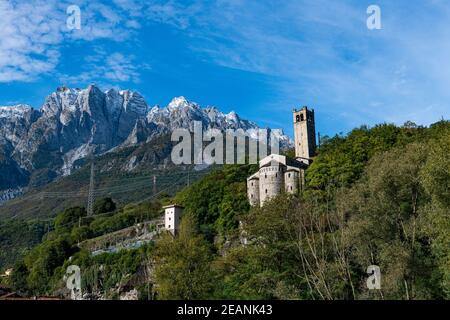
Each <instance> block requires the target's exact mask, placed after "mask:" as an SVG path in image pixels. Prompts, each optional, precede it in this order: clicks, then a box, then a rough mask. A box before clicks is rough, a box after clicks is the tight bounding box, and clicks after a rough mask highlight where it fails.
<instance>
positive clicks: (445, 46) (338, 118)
mask: <svg viewBox="0 0 450 320" xmlns="http://www.w3.org/2000/svg"><path fill="white" fill-rule="evenodd" d="M158 3H159V2H158ZM190 3H191V4H190V6H191V7H192V6H193V5H192V2H190ZM197 3H203V7H202V8H201V10H197V11H195V15H193V16H190V15H189V13H190V11H189V10H182V9H179V10H177V11H174V10H173V9H172V8H173V3H169V5H164V4H160V5H161V6H162V8H160V10H158V11H157V12H158V13H159V16H158V21H161V22H165V21H168V22H167V23H168V24H171V25H176V24H174V23H172V22H171V19H174V18H173V17H174V16H175V17H177V13H178V12H181V13H184V15H182V16H181V17H179V18H178V19H181V18H182V20H181V21H187V22H189V24H181V26H180V27H179V28H180V30H184V29H185V30H186V34H187V35H188V36H190V37H191V49H192V50H194V51H195V52H197V53H198V54H200V55H201V56H202V57H203V58H204V59H207V60H209V61H213V62H214V63H216V64H219V65H221V66H224V67H228V68H234V69H239V70H244V71H249V72H256V73H261V74H264V75H269V76H272V77H273V79H274V84H273V85H275V86H277V87H278V90H279V94H278V95H277V96H275V97H274V100H273V101H268V102H267V104H266V105H262V106H261V109H262V110H261V111H262V112H261V117H265V118H270V112H273V110H280V111H283V112H289V111H290V109H291V108H292V107H293V106H296V105H298V104H299V103H301V104H309V105H313V106H315V107H317V108H316V109H318V110H319V112H323V114H327V115H331V116H332V117H333V118H334V119H333V120H334V121H335V122H336V123H337V124H336V127H341V128H346V129H348V128H351V127H354V126H357V125H360V124H362V123H368V124H374V123H378V122H382V121H394V122H396V123H398V124H401V123H403V122H404V121H406V120H414V121H416V122H418V123H420V124H429V123H431V122H434V121H437V120H439V119H440V118H441V116H444V117H450V105H449V104H450V91H449V90H448V87H449V85H450V60H449V59H448V57H449V56H450V44H449V42H448V41H445V39H449V37H450V29H449V28H448V21H450V7H448V1H444V0H435V1H432V2H426V3H425V2H422V1H420V2H411V1H394V2H393V1H386V0H380V1H378V2H377V4H378V5H379V6H380V7H381V14H382V25H383V28H382V30H375V31H369V30H368V29H367V27H366V18H367V13H366V8H367V6H368V5H369V4H371V3H370V2H369V1H356V0H347V1H326V0H315V1H306V0H291V1H290V0H287V1H283V3H282V4H281V3H279V2H274V1H243V0H227V1H225V0H218V1H214V2H208V3H204V2H201V1H197ZM187 8H189V7H186V9H187ZM374 101H376V102H377V104H376V106H374V105H373V102H374ZM430 106H431V107H430Z"/></svg>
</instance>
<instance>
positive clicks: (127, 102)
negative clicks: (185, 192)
mask: <svg viewBox="0 0 450 320" xmlns="http://www.w3.org/2000/svg"><path fill="white" fill-rule="evenodd" d="M194 121H201V122H202V124H203V127H204V128H218V129H220V130H226V129H243V130H250V131H252V130H257V129H259V127H258V126H257V125H256V124H255V123H254V122H251V121H248V120H244V119H241V118H240V117H239V116H238V115H237V114H236V113H235V112H230V113H228V114H224V113H222V112H220V111H219V110H218V109H217V108H215V107H206V108H202V107H201V106H199V105H198V104H196V103H193V102H190V101H188V100H187V99H185V98H184V97H178V98H174V99H173V100H172V101H171V102H170V103H169V105H168V106H167V107H164V108H162V107H159V106H154V107H150V106H149V105H148V104H147V102H146V101H145V99H144V98H143V97H142V95H140V94H139V93H137V92H133V91H129V90H123V91H121V90H116V89H110V90H108V91H106V92H103V91H101V90H100V89H99V88H98V87H96V86H94V85H91V86H89V87H88V88H86V89H73V88H66V87H60V88H58V89H57V90H56V92H53V93H52V94H50V95H49V96H47V98H46V99H45V102H44V104H43V105H42V107H41V108H40V110H36V109H33V108H32V107H30V106H27V105H17V106H8V107H0V202H2V200H3V201H5V200H9V199H11V198H14V197H15V196H16V195H17V194H20V193H21V191H22V189H23V188H26V187H27V186H28V185H29V184H30V183H32V181H33V180H36V177H39V179H37V180H39V183H41V184H45V183H46V182H50V181H52V180H53V179H55V178H56V177H59V176H67V175H70V174H71V173H72V172H73V171H74V169H76V163H77V161H78V160H80V159H83V158H86V157H87V156H89V155H90V154H93V155H101V154H105V153H108V152H112V151H116V150H120V149H121V148H126V147H129V146H136V145H139V144H144V143H146V144H148V143H149V142H151V141H152V140H153V139H156V138H158V137H161V136H163V135H167V134H170V132H171V131H172V130H173V129H175V128H188V129H192V127H193V122H194ZM275 132H276V134H277V135H278V136H279V138H280V141H281V144H282V145H285V146H286V145H289V144H291V141H290V139H289V138H288V137H287V136H285V135H284V134H283V133H282V131H279V130H277V131H275ZM132 167H134V166H132Z"/></svg>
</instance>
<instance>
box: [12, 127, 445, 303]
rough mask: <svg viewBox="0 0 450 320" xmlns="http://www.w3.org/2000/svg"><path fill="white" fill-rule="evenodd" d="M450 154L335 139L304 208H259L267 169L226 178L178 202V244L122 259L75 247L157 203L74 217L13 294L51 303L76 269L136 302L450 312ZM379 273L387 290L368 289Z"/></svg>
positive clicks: (419, 132)
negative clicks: (401, 304) (325, 304)
mask: <svg viewBox="0 0 450 320" xmlns="http://www.w3.org/2000/svg"><path fill="white" fill-rule="evenodd" d="M449 153H450V123H449V122H445V121H442V122H439V123H436V124H434V125H432V126H431V127H430V128H423V127H417V126H415V125H414V124H412V123H408V124H405V126H403V127H396V126H394V125H387V124H384V125H379V126H376V127H374V128H367V127H361V128H358V129H355V130H353V131H352V132H350V133H349V134H348V135H346V136H336V137H332V138H326V139H324V141H323V143H322V145H321V147H320V149H319V151H318V155H317V157H316V158H315V160H314V162H313V164H312V165H311V167H310V168H309V169H308V171H307V188H306V190H305V191H304V192H303V193H302V194H299V195H295V196H292V195H286V194H282V195H280V196H278V197H276V198H274V199H272V200H271V201H269V202H267V203H266V205H265V206H264V207H262V208H250V207H249V205H248V202H247V196H246V177H247V176H248V175H249V174H251V173H253V172H255V171H256V170H257V167H256V166H254V165H242V166H238V165H233V166H225V167H224V168H221V169H216V170H213V171H212V172H210V173H209V174H208V175H207V176H205V177H204V178H202V179H200V180H199V181H197V182H195V183H193V184H192V185H190V186H189V187H186V188H185V189H184V190H182V191H181V192H179V193H178V194H177V195H176V196H175V197H174V198H173V199H171V201H173V202H177V203H179V204H182V205H184V206H185V215H184V217H183V220H182V229H181V233H180V234H179V236H177V237H175V238H174V237H172V236H169V235H167V234H164V235H162V237H161V238H160V239H159V240H158V241H156V242H155V243H154V244H149V245H147V246H144V247H141V248H140V249H137V250H128V251H120V252H119V253H116V254H103V255H100V256H95V257H93V256H91V255H89V254H88V252H86V251H84V250H80V249H79V248H78V247H77V246H76V243H77V241H80V240H81V239H86V238H90V237H94V235H100V234H104V233H107V232H111V231H113V230H117V229H119V228H122V227H125V226H127V225H130V224H132V223H133V219H134V222H136V221H141V219H143V218H142V217H143V216H145V215H147V214H149V215H150V216H154V215H158V214H160V213H161V211H158V210H160V209H159V208H160V205H159V204H158V203H149V204H148V206H147V207H132V208H133V209H132V210H131V211H130V212H132V213H129V214H130V215H131V216H130V217H131V218H130V219H128V218H126V217H128V216H127V213H126V212H128V211H127V210H128V209H126V207H125V208H120V209H116V210H115V211H113V212H111V213H109V214H108V215H107V216H106V217H103V216H100V215H99V216H98V217H94V219H93V220H92V221H89V219H86V223H85V224H81V225H80V224H79V221H80V217H84V215H85V211H84V209H83V208H73V209H68V210H66V211H64V212H63V213H61V214H60V215H59V216H58V217H57V219H56V220H55V221H54V223H55V224H54V225H55V230H54V231H53V232H51V233H49V234H47V235H46V236H45V237H44V241H43V242H42V243H41V244H39V245H38V246H37V247H35V248H34V249H33V250H32V251H31V252H30V253H29V254H28V255H26V256H25V258H24V259H20V260H19V261H18V262H17V264H16V267H15V272H14V274H13V277H12V279H11V284H12V285H13V286H14V287H15V288H17V289H21V290H22V291H25V292H27V293H29V294H44V293H45V294H54V293H55V292H57V291H58V290H59V289H61V288H62V287H63V282H62V276H63V272H64V270H65V268H66V267H67V266H68V265H69V263H70V264H77V265H79V266H80V268H81V269H82V276H83V287H84V289H85V290H86V291H89V292H95V293H96V294H102V295H103V296H104V297H110V298H117V297H118V295H119V294H120V293H121V292H124V291H126V290H128V289H130V288H136V289H137V290H138V291H139V297H140V298H141V299H201V298H218V299H448V298H450V159H449V158H448V154H449ZM161 201H162V202H165V201H167V199H162V200H161ZM100 211H104V210H100ZM100 211H99V212H100ZM99 212H98V214H100V213H99ZM102 219H105V220H104V221H103V220H102ZM61 221H64V223H63V222H61ZM123 221H125V222H123ZM61 226H64V228H61ZM244 238H245V239H246V240H247V245H245V246H244V245H242V242H243V241H244ZM69 257H72V258H71V259H70V262H69ZM371 265H377V266H379V267H380V270H381V276H382V283H381V290H368V288H367V286H366V281H367V278H368V276H369V275H368V274H367V273H366V270H367V268H368V266H371ZM105 268H106V269H107V270H108V272H107V273H105V271H104V270H105ZM105 277H106V278H105Z"/></svg>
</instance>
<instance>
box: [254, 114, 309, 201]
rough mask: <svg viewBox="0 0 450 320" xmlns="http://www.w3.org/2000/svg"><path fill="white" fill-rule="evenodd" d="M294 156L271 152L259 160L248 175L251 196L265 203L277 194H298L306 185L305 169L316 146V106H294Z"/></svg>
mask: <svg viewBox="0 0 450 320" xmlns="http://www.w3.org/2000/svg"><path fill="white" fill-rule="evenodd" d="M293 113H294V143H295V159H289V158H287V157H285V156H282V155H279V154H271V155H269V156H267V157H265V158H264V159H262V160H260V161H259V171H258V172H256V173H255V174H253V175H252V176H250V177H248V178H247V193H248V200H249V202H250V204H251V205H252V206H255V205H260V206H262V205H263V204H264V202H265V201H266V200H268V199H270V198H272V197H275V196H276V195H278V194H280V193H282V192H286V193H291V194H297V193H298V192H299V191H300V190H301V189H302V188H303V186H304V181H305V170H306V169H307V168H308V166H309V164H310V163H311V161H312V159H311V158H312V157H313V156H314V153H315V149H316V138H315V122H314V110H308V108H307V107H304V108H302V109H301V110H294V112H293Z"/></svg>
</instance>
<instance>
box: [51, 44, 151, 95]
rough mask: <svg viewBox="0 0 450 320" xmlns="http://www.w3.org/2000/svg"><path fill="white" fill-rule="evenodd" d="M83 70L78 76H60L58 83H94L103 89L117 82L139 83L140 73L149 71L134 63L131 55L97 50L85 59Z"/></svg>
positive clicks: (148, 67)
mask: <svg viewBox="0 0 450 320" xmlns="http://www.w3.org/2000/svg"><path fill="white" fill-rule="evenodd" d="M84 69H85V71H83V72H82V73H81V74H79V75H60V76H59V78H60V81H61V82H63V83H66V84H67V85H76V84H86V83H91V82H96V83H97V84H98V85H101V86H103V87H108V86H114V84H115V83H118V82H134V83H139V82H140V71H142V70H149V69H150V66H149V65H147V64H145V63H139V62H136V59H135V57H134V56H133V55H128V56H127V55H124V54H122V53H119V52H115V53H109V52H108V53H107V52H105V51H103V50H101V49H97V50H95V54H94V55H91V56H87V57H85V64H84Z"/></svg>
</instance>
